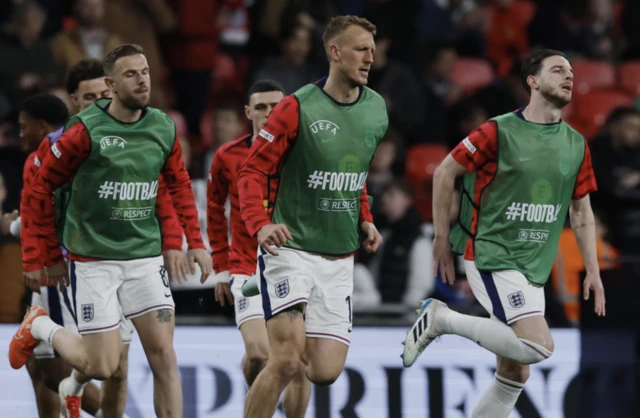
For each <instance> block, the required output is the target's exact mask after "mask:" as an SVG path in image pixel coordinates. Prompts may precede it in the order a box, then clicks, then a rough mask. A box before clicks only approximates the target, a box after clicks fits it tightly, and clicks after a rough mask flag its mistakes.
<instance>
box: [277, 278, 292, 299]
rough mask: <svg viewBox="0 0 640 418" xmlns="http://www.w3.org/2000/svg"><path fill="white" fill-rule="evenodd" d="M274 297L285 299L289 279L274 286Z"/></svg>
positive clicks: (287, 292)
mask: <svg viewBox="0 0 640 418" xmlns="http://www.w3.org/2000/svg"><path fill="white" fill-rule="evenodd" d="M274 288H275V289H276V296H277V297H279V298H284V297H287V295H288V294H289V279H284V280H282V281H279V282H278V283H276V284H275V286H274Z"/></svg>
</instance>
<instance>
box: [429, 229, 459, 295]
mask: <svg viewBox="0 0 640 418" xmlns="http://www.w3.org/2000/svg"><path fill="white" fill-rule="evenodd" d="M438 275H440V279H441V280H442V283H449V284H453V283H454V282H455V281H456V272H455V268H454V266H453V255H452V254H451V247H450V244H449V238H448V237H446V236H445V237H435V239H434V240H433V276H434V277H435V278H438Z"/></svg>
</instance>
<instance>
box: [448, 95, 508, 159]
mask: <svg viewBox="0 0 640 418" xmlns="http://www.w3.org/2000/svg"><path fill="white" fill-rule="evenodd" d="M511 110H514V109H511ZM487 119H489V115H488V114H487V111H486V110H484V108H483V107H482V106H480V104H479V103H477V102H476V101H474V100H470V99H466V100H462V101H461V102H459V103H457V104H456V105H455V106H454V107H453V108H451V112H450V121H451V134H450V135H449V138H448V141H447V146H448V147H449V149H453V148H455V146H456V145H458V144H459V143H460V141H461V140H462V139H464V138H465V137H466V136H467V135H469V134H470V133H471V132H472V131H474V130H475V129H476V128H477V127H478V126H480V125H482V124H483V123H484V122H486V121H487Z"/></svg>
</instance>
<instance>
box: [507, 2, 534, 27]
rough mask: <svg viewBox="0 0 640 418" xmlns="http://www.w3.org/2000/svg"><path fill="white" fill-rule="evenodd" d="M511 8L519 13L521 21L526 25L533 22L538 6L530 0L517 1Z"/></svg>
mask: <svg viewBox="0 0 640 418" xmlns="http://www.w3.org/2000/svg"><path fill="white" fill-rule="evenodd" d="M511 7H512V8H513V9H514V10H515V11H516V12H517V13H518V15H519V16H520V19H521V20H520V21H521V22H523V23H524V24H525V25H526V24H529V22H531V19H533V15H535V13H536V5H535V3H533V2H532V1H530V0H516V1H514V2H513V3H512V4H511Z"/></svg>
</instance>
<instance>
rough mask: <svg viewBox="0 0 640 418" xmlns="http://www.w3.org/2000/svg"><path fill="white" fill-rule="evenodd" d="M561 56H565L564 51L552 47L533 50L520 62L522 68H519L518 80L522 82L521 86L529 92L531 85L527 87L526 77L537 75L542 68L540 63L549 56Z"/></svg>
mask: <svg viewBox="0 0 640 418" xmlns="http://www.w3.org/2000/svg"><path fill="white" fill-rule="evenodd" d="M556 56H558V57H562V58H565V59H566V58H567V56H566V54H565V53H564V52H560V51H556V50H554V49H546V48H545V49H538V50H537V51H534V52H533V53H532V54H531V55H529V56H528V57H527V59H525V60H524V62H523V63H522V68H521V69H520V81H521V82H522V86H523V87H524V89H525V90H526V91H527V92H528V93H531V87H529V83H527V78H529V76H530V75H539V74H540V70H542V63H543V62H544V60H546V59H547V58H549V57H556Z"/></svg>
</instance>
